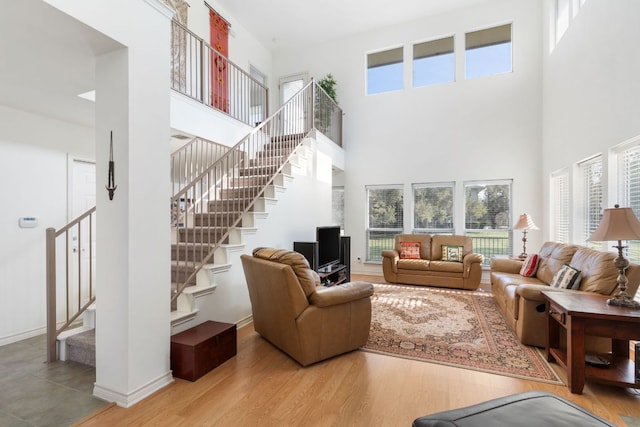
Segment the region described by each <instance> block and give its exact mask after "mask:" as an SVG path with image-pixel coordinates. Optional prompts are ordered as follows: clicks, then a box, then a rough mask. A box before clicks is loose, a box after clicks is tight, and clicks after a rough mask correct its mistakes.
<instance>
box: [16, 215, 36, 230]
mask: <svg viewBox="0 0 640 427" xmlns="http://www.w3.org/2000/svg"><path fill="white" fill-rule="evenodd" d="M18 225H19V226H20V228H34V227H37V226H38V218H36V217H33V216H23V217H22V218H20V219H19V220H18Z"/></svg>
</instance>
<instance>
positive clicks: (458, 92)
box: [274, 0, 542, 272]
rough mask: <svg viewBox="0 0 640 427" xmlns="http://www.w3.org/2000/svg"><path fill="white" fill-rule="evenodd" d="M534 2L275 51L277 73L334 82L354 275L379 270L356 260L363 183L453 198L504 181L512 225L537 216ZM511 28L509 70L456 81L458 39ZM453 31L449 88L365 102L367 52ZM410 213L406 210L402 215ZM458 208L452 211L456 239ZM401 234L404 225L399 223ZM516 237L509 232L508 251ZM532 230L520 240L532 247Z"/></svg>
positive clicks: (498, 4)
mask: <svg viewBox="0 0 640 427" xmlns="http://www.w3.org/2000/svg"><path fill="white" fill-rule="evenodd" d="M541 11H542V10H541V4H540V3H538V2H531V1H528V0H517V1H512V0H509V1H506V0H497V1H491V2H487V3H485V4H483V5H482V6H478V7H474V8H470V9H465V10H463V11H458V12H453V13H448V14H445V15H440V16H433V17H426V18H423V19H418V20H416V21H415V22H411V23H408V24H405V25H402V26H394V27H388V28H382V29H378V30H376V31H375V32H370V33H365V34H361V35H358V36H355V37H350V38H347V39H342V40H337V41H332V42H327V43H325V44H322V45H319V46H312V47H305V48H304V49H303V50H299V51H288V52H282V53H277V54H276V56H275V58H274V69H275V72H276V75H277V76H282V75H287V74H293V73H296V72H301V71H307V70H310V72H311V75H312V76H315V77H316V78H320V77H322V76H324V75H325V74H326V73H328V72H331V73H332V74H333V75H334V77H335V78H336V80H337V82H338V86H337V92H338V101H339V102H340V105H341V106H342V108H343V109H344V110H345V112H346V116H345V118H344V126H345V128H344V147H345V151H346V157H345V164H346V166H345V173H344V185H345V232H346V234H348V235H351V237H352V241H351V254H352V266H353V270H354V271H362V272H367V271H370V272H380V266H379V265H363V264H356V263H355V262H354V261H355V259H356V257H361V258H362V259H365V256H366V255H365V253H366V252H365V251H366V247H365V245H366V242H365V219H366V218H365V217H366V210H365V186H366V185H376V184H404V186H405V189H406V192H405V200H408V198H410V188H411V184H412V183H425V182H442V181H455V182H456V186H457V188H458V194H459V195H460V196H461V195H462V193H461V188H462V184H463V182H464V181H467V180H489V179H513V220H514V221H515V220H516V219H517V216H518V214H520V213H522V212H528V213H530V214H532V215H533V217H534V218H540V217H541V215H542V209H541V206H540V198H541V175H540V160H541V157H540V141H541V139H542V138H541V108H542V97H541V94H542V86H541V45H542V38H541V28H540V27H541V25H540V22H541ZM508 22H512V23H513V46H514V47H513V70H514V72H513V73H510V74H504V75H497V76H492V77H486V78H480V79H474V80H470V81H466V80H464V77H463V75H464V74H463V64H464V48H463V45H464V33H465V32H467V31H471V30H477V29H481V28H486V27H490V26H494V25H499V24H504V23H508ZM451 34H455V36H456V50H457V55H456V63H457V64H458V66H457V69H458V71H457V81H456V82H455V83H450V84H444V85H437V86H430V87H422V88H416V89H412V88H411V87H410V86H411V83H410V77H411V76H410V71H409V70H405V89H404V90H402V91H397V92H390V93H383V94H378V95H373V96H367V95H365V92H366V88H365V83H366V82H365V76H366V54H367V52H371V51H375V50H379V49H383V48H388V47H394V46H399V45H403V46H404V47H405V57H406V56H407V55H410V52H411V46H412V44H413V43H414V42H419V41H424V40H429V39H433V38H438V37H440V36H446V35H451ZM409 207H410V205H409V203H408V202H406V203H405V210H408V209H409ZM462 209H463V208H462V204H461V203H458V204H457V206H456V210H457V212H456V219H457V220H458V223H457V225H456V227H457V229H456V231H457V232H462V231H463V230H462V227H463V224H462V221H463V220H462V218H463V215H462ZM405 229H406V230H407V231H410V229H411V224H410V223H407V221H405ZM520 239H521V235H519V234H518V233H517V232H516V233H514V252H515V253H516V254H517V253H519V252H520V248H521V246H520V245H521V243H520ZM540 242H541V239H540V233H537V232H532V233H529V244H530V246H531V247H538V246H539V244H540Z"/></svg>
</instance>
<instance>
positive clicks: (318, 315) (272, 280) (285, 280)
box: [241, 248, 373, 366]
mask: <svg viewBox="0 0 640 427" xmlns="http://www.w3.org/2000/svg"><path fill="white" fill-rule="evenodd" d="M241 259H242V266H243V268H244V274H245V277H246V279H247V287H248V289H249V298H250V299H251V310H252V313H253V325H254V329H255V330H256V332H258V333H259V334H260V335H262V336H263V337H264V338H265V339H266V340H267V341H269V342H270V343H271V344H273V345H274V346H276V347H278V348H279V349H280V350H282V351H283V352H285V353H286V354H288V355H289V356H291V357H292V358H293V359H295V360H296V361H297V362H298V363H300V364H301V365H302V366H307V365H310V364H312V363H315V362H318V361H321V360H324V359H327V358H330V357H333V356H337V355H339V354H342V353H346V352H348V351H351V350H355V349H357V348H359V347H362V346H363V345H365V344H366V343H367V339H368V338H369V329H370V325H371V295H373V285H372V284H371V283H368V282H349V283H343V284H341V285H337V286H332V287H324V286H321V285H320V278H319V277H318V274H317V273H316V272H315V271H313V270H311V269H310V268H309V263H308V261H307V260H306V258H305V257H304V256H302V255H301V254H299V253H297V252H293V251H288V250H284V249H274V248H256V249H254V251H253V256H249V255H242V256H241Z"/></svg>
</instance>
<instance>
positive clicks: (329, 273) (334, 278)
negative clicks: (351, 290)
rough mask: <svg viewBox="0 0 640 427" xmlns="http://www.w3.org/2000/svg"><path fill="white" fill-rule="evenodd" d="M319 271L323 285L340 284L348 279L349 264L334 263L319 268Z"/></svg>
mask: <svg viewBox="0 0 640 427" xmlns="http://www.w3.org/2000/svg"><path fill="white" fill-rule="evenodd" d="M317 273H318V276H320V283H322V285H323V286H334V285H339V284H340V283H344V282H346V281H347V266H346V265H344V264H332V265H330V266H328V267H323V268H321V269H319V270H318V271H317Z"/></svg>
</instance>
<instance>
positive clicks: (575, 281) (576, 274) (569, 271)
mask: <svg viewBox="0 0 640 427" xmlns="http://www.w3.org/2000/svg"><path fill="white" fill-rule="evenodd" d="M549 285H550V286H551V287H552V288H561V289H578V288H579V287H580V270H578V269H577V268H574V267H571V266H570V265H569V264H565V265H563V266H562V268H561V269H560V270H558V272H557V273H556V274H555V275H554V276H553V279H551V283H550V284H549Z"/></svg>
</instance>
